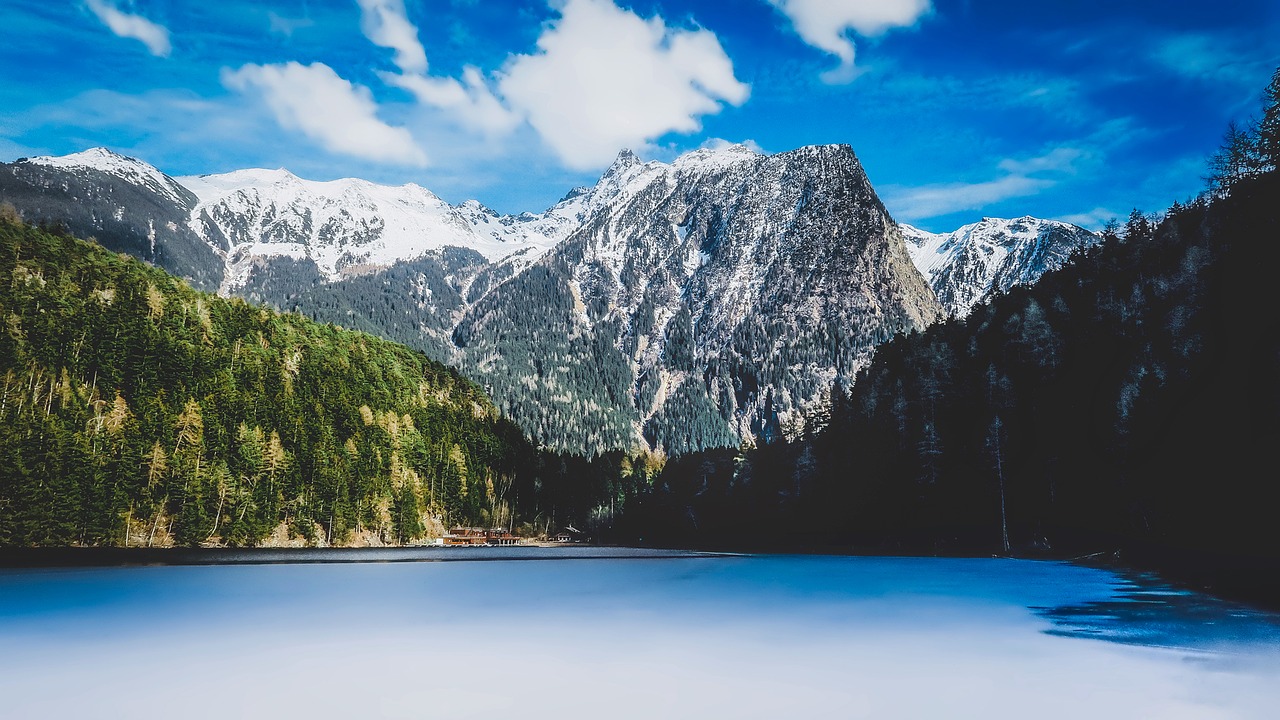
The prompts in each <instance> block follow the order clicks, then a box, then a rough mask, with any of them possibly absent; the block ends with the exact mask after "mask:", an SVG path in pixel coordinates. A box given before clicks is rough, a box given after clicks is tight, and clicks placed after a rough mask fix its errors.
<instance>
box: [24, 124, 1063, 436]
mask: <svg viewBox="0 0 1280 720" xmlns="http://www.w3.org/2000/svg"><path fill="white" fill-rule="evenodd" d="M18 166H22V167H18ZM0 167H3V168H4V169H6V170H8V171H9V172H10V173H14V172H15V170H16V171H17V172H18V173H19V174H21V173H23V172H26V171H27V169H28V168H30V167H39V168H41V170H42V171H43V172H46V173H54V172H61V173H64V174H65V175H66V178H65V180H64V184H68V185H69V184H74V182H79V183H81V184H84V185H91V184H92V183H94V182H98V183H100V184H102V185H103V186H104V187H108V188H112V189H113V190H114V188H115V187H117V186H118V187H121V188H123V189H122V190H121V192H123V191H124V190H125V189H128V190H136V191H137V192H145V193H147V194H148V195H147V196H148V198H150V199H151V200H152V201H153V202H152V203H151V204H149V205H146V206H138V207H137V208H135V207H129V206H126V205H117V206H111V205H103V206H102V207H100V208H96V209H94V211H93V213H92V215H93V217H92V218H90V220H91V222H89V223H88V225H89V227H88V228H87V230H89V231H92V230H94V229H95V228H96V226H95V225H94V223H95V222H97V219H98V218H100V217H101V216H103V215H107V214H112V215H114V216H119V217H123V218H125V219H127V220H131V221H132V224H133V225H134V226H139V225H141V224H142V223H143V222H144V221H145V222H146V223H147V224H148V227H150V226H151V225H152V224H153V223H152V221H151V219H150V218H149V217H145V216H146V213H147V212H152V211H153V210H152V206H158V205H159V206H162V205H164V203H165V201H166V200H167V201H168V204H169V206H168V208H167V209H166V210H165V214H166V217H182V216H184V215H185V217H184V220H183V222H182V223H181V224H178V223H175V222H174V221H173V220H169V221H168V224H167V225H166V227H169V226H174V227H172V228H171V229H172V232H171V233H170V235H162V236H161V237H159V238H158V241H157V238H156V236H155V234H154V233H152V239H151V241H150V242H151V246H150V251H151V255H152V256H159V255H160V254H162V253H161V252H159V251H164V250H166V248H167V243H169V242H174V243H176V242H178V241H181V243H183V244H185V245H184V246H190V245H192V244H193V242H199V243H200V244H201V245H203V252H204V257H203V258H201V259H199V260H193V261H190V262H196V263H198V262H201V261H203V262H207V263H210V264H211V265H218V267H216V268H213V269H206V270H205V272H204V273H203V277H202V278H195V279H196V280H197V281H200V280H202V281H203V282H204V285H203V286H204V287H206V288H208V287H209V285H210V284H211V283H210V279H211V278H215V277H216V278H217V281H218V282H217V285H216V286H214V287H216V288H217V289H218V290H219V291H220V292H221V294H223V295H239V296H242V297H245V298H248V299H251V300H254V301H257V302H264V303H267V304H269V305H272V306H274V307H278V308H281V309H285V310H300V311H303V312H306V313H308V314H311V315H312V316H314V317H317V318H318V319H323V320H327V321H329V322H334V323H337V324H341V325H344V326H348V327H359V328H360V329H363V330H365V331H366V332H375V333H377V334H381V335H383V336H386V337H389V338H391V339H394V340H397V341H400V342H405V343H408V344H410V345H413V346H415V347H418V348H419V349H422V350H425V351H426V352H427V353H428V354H429V355H431V356H432V357H434V358H436V359H438V360H441V361H444V362H449V363H452V364H458V365H460V366H462V367H463V368H464V369H465V370H466V371H467V372H468V373H470V374H471V375H472V376H473V377H475V378H476V379H477V380H478V381H482V382H484V383H485V384H486V385H488V386H489V387H491V388H496V389H497V391H496V392H495V393H494V395H495V399H497V400H499V402H500V404H501V406H502V409H503V411H504V412H506V413H508V414H509V415H511V416H512V417H513V418H516V419H517V420H518V421H519V422H520V424H521V426H522V427H523V428H524V429H525V431H526V432H530V433H531V434H532V435H534V436H535V437H538V438H541V439H542V440H543V441H545V442H547V443H549V444H551V445H553V446H557V447H565V448H567V449H573V450H577V451H589V452H602V451H604V450H606V449H610V448H631V447H634V446H636V445H638V444H644V445H650V446H653V447H659V448H665V449H667V450H669V451H676V452H682V451H686V450H692V449H700V448H702V447H710V446H716V445H723V444H731V445H736V444H738V443H739V442H741V441H743V440H744V439H763V440H766V441H767V440H769V439H771V438H774V437H780V436H784V435H785V436H794V435H795V434H796V433H798V432H802V431H803V429H804V427H805V423H806V422H807V421H806V418H807V417H808V416H810V415H813V414H815V413H816V414H821V407H822V405H823V403H824V402H825V400H824V398H825V396H826V394H827V393H828V392H829V390H830V388H831V386H832V385H833V384H835V383H844V384H846V385H847V384H848V383H849V382H851V380H852V377H853V375H854V374H855V373H856V371H857V369H858V368H859V367H860V366H861V364H863V363H864V362H865V361H866V359H867V357H869V352H870V349H871V348H873V347H874V346H875V345H876V344H878V343H879V342H882V341H883V340H886V339H888V338H889V337H891V336H892V335H893V334H895V333H898V332H905V331H908V330H911V329H921V328H923V327H924V326H926V325H928V324H929V323H930V322H932V321H933V320H935V319H938V318H940V317H942V316H944V314H956V312H957V310H956V309H955V307H956V305H955V304H954V303H952V304H950V305H949V304H948V303H943V305H942V306H939V305H938V303H937V300H936V298H937V297H949V298H950V297H952V296H954V297H957V298H961V299H962V300H964V301H972V300H973V298H977V297H981V296H984V295H985V294H987V293H988V292H989V291H990V290H991V288H992V287H994V286H996V285H997V284H998V283H999V282H1001V281H1002V280H1003V279H1007V278H1013V279H1014V280H1024V281H1025V279H1026V278H1028V277H1031V276H1035V275H1036V273H1039V272H1043V271H1044V270H1045V269H1051V265H1052V263H1050V262H1047V261H1045V260H1044V258H1042V257H1041V256H1040V255H1036V254H1035V253H1017V252H1014V253H1009V252H1007V251H1006V253H1005V254H1006V255H1008V256H1010V257H1013V258H1014V259H1013V260H1011V261H1010V262H1015V263H1016V262H1020V261H1025V262H1033V261H1034V263H1035V266H1034V267H1032V268H1030V269H1029V270H1027V272H1012V271H1010V272H1004V273H1003V274H1002V273H1001V272H998V271H999V270H1000V268H999V267H996V266H993V265H991V264H990V263H987V264H981V263H978V264H974V263H973V262H972V260H973V257H972V256H973V255H974V254H975V253H974V252H969V253H960V252H951V253H950V254H945V253H944V254H940V253H938V252H934V253H933V258H932V259H933V260H934V261H935V264H937V262H944V264H945V262H950V263H951V264H952V265H953V266H954V269H952V270H951V271H949V272H947V273H944V274H945V276H946V277H947V278H948V279H949V282H950V283H951V284H950V285H948V286H945V287H944V286H941V285H933V284H931V283H926V276H922V274H921V273H922V272H924V271H926V270H936V268H934V267H932V266H926V265H922V259H925V258H926V255H927V253H925V252H924V251H923V250H922V248H925V246H926V245H928V243H929V242H933V241H935V240H937V238H940V237H943V236H941V235H937V236H935V235H932V234H925V233H922V232H921V231H917V230H915V229H914V228H911V227H910V226H907V225H900V224H898V223H896V222H895V221H894V220H893V219H892V217H891V216H890V215H889V213H888V211H887V210H886V209H885V208H884V206H883V204H882V203H881V202H880V200H879V198H878V197H877V196H876V194H875V191H874V189H873V188H872V187H871V184H870V181H869V180H868V179H867V178H866V174H865V172H864V170H863V169H862V167H861V164H860V163H859V162H858V160H857V157H856V155H855V154H854V152H853V150H852V148H850V147H849V146H848V145H821V146H808V147H803V148H798V149H796V150H793V151H789V152H785V153H777V154H773V155H766V154H762V153H759V152H756V151H755V150H753V149H752V148H749V147H747V146H743V145H736V146H725V147H720V148H715V149H702V150H697V151H694V152H691V153H687V154H685V155H682V156H680V157H678V158H676V159H675V160H673V161H672V162H669V163H664V162H658V161H645V160H641V159H640V158H639V157H637V156H636V155H635V153H633V152H631V151H629V150H623V151H621V152H620V153H619V154H618V156H617V158H616V159H615V161H614V162H613V163H612V164H611V165H610V167H609V168H608V169H607V170H606V171H605V172H604V173H603V174H602V176H601V178H600V180H599V181H598V182H597V183H596V184H595V185H594V186H590V187H582V188H574V189H572V190H570V191H569V192H568V193H566V195H565V196H564V198H563V199H562V200H561V201H560V202H558V203H556V204H555V205H553V206H552V207H551V208H549V209H547V210H545V211H543V212H542V213H537V214H535V213H521V214H518V215H502V214H499V213H497V212H495V211H493V210H491V209H489V208H487V207H485V206H484V205H483V204H482V203H480V202H478V201H474V200H468V201H464V202H462V203H459V204H457V205H449V204H447V203H445V202H444V201H443V200H441V199H440V198H439V197H437V196H435V195H434V194H433V193H431V192H430V191H429V190H426V189H425V188H422V187H421V186H418V185H415V184H412V183H409V184H406V185H401V186H386V185H378V184H375V183H370V182H368V181H364V180H360V179H354V178H347V179H339V180H334V181H327V182H316V181H309V180H303V179H301V178H298V177H297V176H295V175H293V174H292V173H290V172H289V171H287V170H285V169H283V168H281V169H276V170H266V169H248V170H239V171H233V172H231V173H223V174H214V175H203V176H186V177H181V178H169V177H168V176H167V175H164V174H163V173H161V172H160V171H159V170H156V169H155V168H153V167H151V166H149V165H146V164H145V163H142V162H141V161H137V160H133V159H131V158H126V157H124V156H120V155H118V154H115V153H112V152H110V151H106V150H94V151H86V152H85V153H80V154H77V155H73V156H65V157H63V158H37V159H34V160H24V161H21V162H18V163H13V164H9V165H3V166H0ZM77 175H79V177H77ZM73 181H74V182H73ZM132 184H141V185H142V186H143V187H141V188H133V187H132ZM14 185H16V183H13V182H10V183H7V184H6V183H5V182H4V178H3V175H0V199H5V198H7V197H9V196H12V195H14V192H13V189H14V188H13V186H14ZM41 187H42V189H43V190H44V191H46V192H47V193H48V194H50V195H56V194H57V192H56V191H57V180H56V178H46V182H44V184H43V185H42V186H41ZM18 189H19V190H22V189H23V188H18ZM28 190H29V188H28ZM33 193H34V191H32V192H29V193H28V195H30V194H33ZM19 195H21V194H20V193H19ZM19 199H26V200H28V202H25V203H18V204H19V207H20V209H23V210H24V211H25V210H27V209H29V208H31V206H32V203H30V202H29V200H30V198H29V197H21V196H20V198H19ZM37 207H39V206H38V205H37ZM135 210H140V211H139V212H137V213H135V212H134V211H135ZM134 214H137V215H138V216H139V217H133V215H134ZM1022 220H1025V219H1022ZM1001 222H1005V223H1016V222H1018V221H1001ZM1036 222H1043V221H1036ZM85 224H86V223H84V222H81V226H83V225H85ZM72 230H73V231H77V232H80V234H93V233H92V232H89V231H86V229H85V228H84V227H73V228H72ZM962 230H963V228H962ZM1078 230H1079V229H1078ZM957 232H959V231H957ZM1080 232H1087V231H1083V230H1080ZM926 235H927V236H928V237H925V236H926ZM960 245H961V244H960V243H957V244H956V247H959V246H960ZM930 247H932V246H930ZM157 248H158V250H157ZM117 249H120V248H117ZM925 249H927V248H925ZM937 249H938V248H937V247H935V248H934V250H935V251H936V250H937ZM988 249H989V248H988ZM124 250H125V251H126V252H131V254H139V252H138V248H137V247H136V243H135V245H134V246H130V247H126V248H124ZM190 254H191V253H188V255H190ZM1042 254H1043V253H1042ZM139 256H141V257H144V259H149V260H151V259H152V258H151V257H147V255H146V251H142V253H141V254H139ZM1054 257H1056V256H1054ZM1028 258H1029V260H1028ZM1006 259H1007V258H1006ZM152 261H153V262H154V261H155V260H152ZM962 261H963V262H962ZM966 263H967V264H966ZM174 265H175V263H173V262H170V263H169V266H167V267H166V269H169V270H171V271H175V268H174V267H173V266H174ZM962 265H963V266H964V267H963V268H961V266H962ZM1015 269H1018V270H1021V269H1019V268H1015ZM961 270H963V272H962V271H961ZM176 271H177V272H178V273H179V274H182V275H186V276H188V277H189V278H193V277H194V276H195V275H196V273H194V272H193V271H192V268H190V267H178V268H176ZM1032 279H1033V278H1032ZM1000 289H1007V288H1004V287H1001V288H1000ZM495 293H496V295H495ZM947 293H950V295H948V294H947ZM584 367H585V368H589V370H584V369H583V368H584ZM578 424H582V425H583V426H584V429H583V430H582V431H581V432H577V431H574V432H570V433H568V435H567V436H565V435H564V433H562V431H561V430H560V429H559V428H557V427H556V426H557V425H567V426H573V425H578ZM586 426H590V427H589V428H588V427H586ZM686 426H687V428H688V429H686V430H681V429H680V428H681V427H686ZM681 433H683V434H684V435H683V436H681Z"/></svg>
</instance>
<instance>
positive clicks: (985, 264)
mask: <svg viewBox="0 0 1280 720" xmlns="http://www.w3.org/2000/svg"><path fill="white" fill-rule="evenodd" d="M901 228H902V235H903V237H904V238H905V239H906V241H907V250H908V252H910V253H911V260H912V261H913V262H914V263H915V265H916V267H917V268H919V269H920V272H921V273H922V274H923V275H924V276H925V278H927V279H928V281H929V286H930V287H931V288H933V292H934V294H935V295H936V296H937V298H938V302H940V303H942V307H943V308H945V309H946V311H947V313H948V314H949V315H954V316H958V317H964V316H965V315H967V314H969V310H971V309H972V308H973V306H974V305H976V304H978V303H979V302H982V301H983V300H984V299H986V298H987V297H989V296H990V295H991V294H992V293H993V292H1006V291H1008V290H1009V288H1011V287H1013V286H1014V285H1027V284H1030V283H1033V282H1035V281H1036V280H1038V279H1039V278H1040V276H1041V275H1044V274H1045V273H1047V272H1050V271H1052V270H1056V269H1057V268H1059V267H1061V266H1062V264H1063V263H1065V262H1066V261H1067V259H1068V258H1069V257H1070V256H1071V253H1072V252H1074V251H1076V250H1078V249H1082V248H1085V247H1089V246H1091V245H1094V244H1097V243H1098V242H1100V241H1101V237H1100V236H1099V235H1098V234H1096V233H1093V232H1090V231H1089V230H1085V229H1084V228H1082V227H1077V226H1075V225H1071V224H1068V223H1064V222H1058V221H1056V220H1040V219H1037V218H1033V217H1021V218H1016V219H1013V220H1002V219H999V218H983V219H982V221H981V222H976V223H972V224H970V225H965V226H964V227H962V228H960V229H959V230H956V231H954V232H950V233H930V232H926V231H924V230H920V229H917V228H914V227H912V226H910V225H906V224H903V225H901Z"/></svg>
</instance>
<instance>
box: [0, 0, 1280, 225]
mask: <svg viewBox="0 0 1280 720" xmlns="http://www.w3.org/2000/svg"><path fill="white" fill-rule="evenodd" d="M3 7H4V9H3V13H4V19H5V25H6V28H7V29H8V30H9V32H8V33H7V36H6V41H5V43H3V44H2V45H0V74H2V76H3V77H4V78H5V79H4V81H3V82H0V159H4V160H11V159H14V158H17V157H21V156H29V155H36V154H65V153H70V152H76V151H79V150H83V149H86V148H89V147H93V146H97V145H105V146H108V147H111V148H113V149H115V150H117V151H119V152H123V153H125V154H130V155H134V156H136V157H140V158H142V159H144V160H146V161H148V162H151V163H152V164H154V165H156V166H157V167H159V168H161V169H162V170H164V171H166V172H168V173H170V174H172V175H182V174H198V173H207V172H224V171H228V170H233V169H237V168H242V167H282V166H283V167H287V168H289V169H290V170H292V171H294V172H295V173H297V174H299V175H301V176H303V177H307V178H312V179H320V180H324V179H332V178H336V177H343V176H359V177H365V178H368V179H370V180H375V181H379V182H388V183H397V184H398V183H404V182H416V183H418V184H420V185H423V186H425V187H427V188H430V189H431V190H432V191H434V192H436V193H437V194H439V195H440V196H441V197H443V198H445V199H446V200H448V201H450V202H460V201H461V200H464V199H467V198H476V199H479V200H481V201H482V202H485V203H486V204H488V205H490V206H492V207H494V208H495V209H498V210H500V211H504V212H518V211H522V210H539V209H541V208H544V207H546V206H548V205H550V204H551V203H553V202H555V201H556V200H557V199H558V198H559V197H561V196H562V195H563V194H564V193H565V192H566V191H567V190H568V189H569V188H571V187H573V186H576V185H583V184H590V183H592V182H594V180H595V179H596V178H597V177H598V176H599V173H600V171H601V170H602V169H603V168H604V167H606V166H607V165H608V164H609V161H610V160H611V159H612V157H613V156H614V155H616V153H617V151H618V150H619V149H621V148H622V147H630V148H632V149H635V150H636V151H637V152H638V153H639V154H640V155H641V156H642V157H647V158H652V159H660V160H666V159H670V158H672V157H674V156H675V155H676V154H678V153H680V152H683V151H687V150H691V149H695V148H698V147H701V146H704V145H708V144H715V143H720V142H724V141H730V142H747V143H751V144H754V145H756V146H758V147H759V148H761V149H762V150H764V151H767V152H781V151H785V150H790V149H793V148H796V147H799V146H802V145H807V144H813V143H848V144H850V145H852V146H853V148H854V150H855V151H856V152H857V153H858V156H859V157H860V158H861V159H862V162H863V164H864V166H865V167H866V169H867V171H868V174H869V175H870V177H871V180H872V182H873V184H874V185H875V186H876V188H877V190H878V191H879V193H880V194H881V196H882V198H883V199H884V200H885V203H886V205H887V206H888V207H889V210H890V211H891V212H892V213H893V214H894V216H895V217H897V218H898V219H900V220H903V221H907V222H912V223H914V224H917V225H919V226H921V227H924V228H926V229H930V230H935V231H943V230H950V229H954V228H955V227H957V226H959V225H961V224H963V223H966V222H971V221H973V220H976V219H978V218H979V217H982V216H984V215H987V216H1016V215H1024V214H1031V215H1037V216H1041V217H1052V218H1060V219H1067V220H1071V221H1074V222H1078V223H1080V224H1084V225H1086V226H1090V227H1095V228H1096V227H1099V226H1100V225H1101V223H1102V222H1103V221H1105V220H1106V219H1107V218H1109V217H1112V216H1124V215H1127V214H1128V212H1129V210H1130V209H1131V208H1134V207H1139V208H1142V209H1144V210H1148V211H1155V210H1161V209H1163V208H1164V207H1166V206H1167V205H1168V204H1169V203H1170V202H1172V201H1174V200H1184V199H1186V198H1188V197H1191V196H1193V195H1194V194H1196V193H1197V192H1198V191H1199V190H1200V188H1201V186H1202V181H1201V179H1200V178H1201V176H1202V175H1203V174H1204V159H1205V157H1206V155H1208V154H1209V153H1211V152H1212V151H1213V149H1214V148H1215V147H1216V145H1217V143H1218V141H1219V139H1220V137H1221V135H1222V132H1223V130H1224V129H1225V126H1226V123H1227V122H1228V121H1229V120H1231V119H1245V118H1248V117H1249V116H1251V115H1254V114H1256V113H1257V111H1258V108H1259V105H1258V102H1259V101H1258V96H1259V93H1260V91H1261V89H1262V88H1263V86H1264V85H1265V84H1266V82H1267V80H1268V78H1269V77H1270V74H1271V72H1272V71H1273V70H1274V69H1275V68H1276V66H1277V65H1280V2H1276V1H1275V0H1221V1H1219V2H1205V1H1200V2H1189V1H1186V0H1163V1H1153V0H1109V1H1108V2H1101V1H1096V0H1074V1H1071V2H1067V1H1065V0H1062V1H1055V0H1043V1H1042V2H1029V1H1027V0H990V1H984V0H932V1H931V0H635V1H634V2H626V0H550V1H549V2H548V1H547V0H513V1H511V2H502V1H500V0H265V1H256V0H255V1H249V0H220V1H219V2H214V3H210V2H201V3H195V2H182V1H180V0H82V1H81V0H72V1H71V2H66V3H50V2H47V0H4V6H3Z"/></svg>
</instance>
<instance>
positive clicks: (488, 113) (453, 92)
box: [378, 66, 520, 136]
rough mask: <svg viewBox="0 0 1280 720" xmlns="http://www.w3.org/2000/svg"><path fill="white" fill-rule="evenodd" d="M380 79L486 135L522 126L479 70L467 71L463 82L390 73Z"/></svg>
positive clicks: (498, 133) (506, 131)
mask: <svg viewBox="0 0 1280 720" xmlns="http://www.w3.org/2000/svg"><path fill="white" fill-rule="evenodd" d="M378 77H380V78H382V81H383V82H385V83H386V84H388V85H391V86H393V87H398V88H403V89H405V90H408V91H409V92H411V93H413V95H414V97H416V98H417V99H418V102H421V103H423V104H425V105H430V106H431V107H435V108H439V109H441V110H445V111H448V112H449V113H450V114H451V115H452V116H453V117H454V118H455V119H456V120H457V121H458V122H459V123H460V124H461V125H463V126H464V127H465V128H467V129H469V130H477V131H479V132H480V133H481V134H484V135H488V136H496V135H505V134H506V133H508V132H510V131H511V130H514V129H515V127H516V126H517V125H519V124H520V118H519V117H518V116H516V115H515V114H514V113H512V112H511V111H510V110H508V109H507V108H506V107H505V106H504V105H503V104H502V102H501V101H499V100H498V98H497V97H495V96H494V94H493V91H492V90H490V89H489V86H488V85H487V84H486V83H485V79H484V76H483V75H482V74H481V73H480V70H479V69H477V68H475V67H470V66H468V67H467V68H465V69H464V70H463V71H462V80H461V81H459V80H456V79H454V78H440V77H428V76H424V75H398V74H396V73H389V72H383V73H378Z"/></svg>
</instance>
